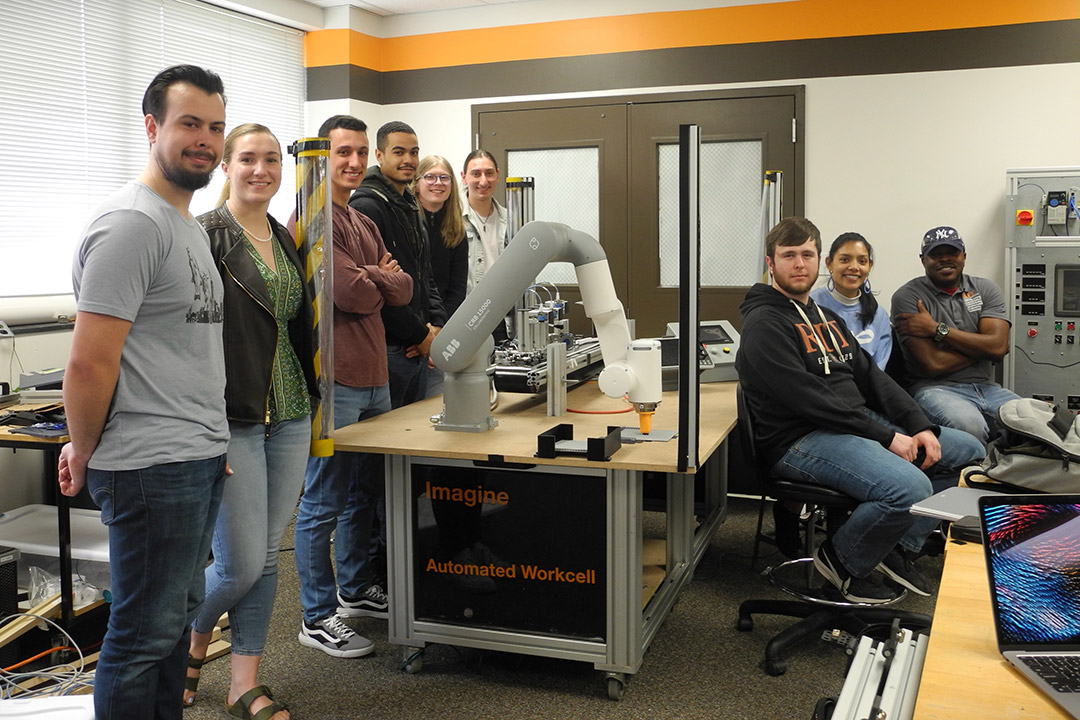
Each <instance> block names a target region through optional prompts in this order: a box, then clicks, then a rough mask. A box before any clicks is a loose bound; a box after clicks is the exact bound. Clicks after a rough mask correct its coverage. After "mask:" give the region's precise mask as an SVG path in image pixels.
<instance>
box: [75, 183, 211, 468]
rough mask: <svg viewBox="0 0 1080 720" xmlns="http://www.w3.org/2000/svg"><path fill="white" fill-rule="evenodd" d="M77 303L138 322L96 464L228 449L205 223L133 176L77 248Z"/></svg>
mask: <svg viewBox="0 0 1080 720" xmlns="http://www.w3.org/2000/svg"><path fill="white" fill-rule="evenodd" d="M72 281H73V284H74V286H75V297H76V299H77V301H78V309H79V311H80V312H89V313H97V314H101V315H108V316H111V317H115V318H120V319H122V320H128V321H130V322H131V323H132V325H131V329H130V331H129V332H128V335H127V339H126V340H125V342H124V347H123V350H122V352H121V356H120V377H119V379H118V380H117V383H116V390H115V391H114V393H113V398H112V403H111V405H110V406H109V414H108V418H107V419H106V422H105V429H104V431H103V432H102V434H101V441H100V443H99V444H98V446H97V449H96V450H95V451H94V454H93V456H92V457H91V458H90V463H89V466H90V467H91V468H94V469H95V470H138V469H141V468H147V467H152V466H155V465H163V464H165V463H172V462H187V461H191V460H205V459H207V458H212V457H217V456H219V455H223V454H224V453H225V450H226V447H227V445H228V439H229V429H228V422H227V421H226V419H225V356H224V349H223V347H222V338H221V329H222V318H223V292H224V291H223V287H222V284H221V277H220V276H219V275H218V272H217V270H216V269H215V266H214V259H213V257H212V256H211V255H210V245H209V240H208V238H207V236H206V231H205V230H203V228H202V226H201V225H199V223H198V222H197V221H196V220H195V218H194V217H193V216H189V217H187V218H185V217H183V216H182V215H181V214H180V213H179V212H178V211H177V210H176V208H174V207H173V206H172V205H170V204H169V203H168V202H166V201H165V199H164V198H162V197H161V196H160V195H158V194H157V193H156V192H154V191H153V190H152V189H150V187H148V186H147V185H145V184H143V183H141V182H138V181H132V182H130V183H128V184H127V185H125V186H124V187H123V188H121V189H120V190H118V191H117V192H115V193H114V194H113V195H112V196H111V197H109V198H108V199H107V200H106V201H105V202H104V203H103V204H102V205H101V206H100V207H99V208H98V209H97V211H96V212H95V214H94V216H93V217H92V218H91V219H90V222H89V223H88V224H87V226H86V229H85V231H84V233H83V239H82V241H81V243H80V244H79V247H78V249H77V250H76V253H75V260H74V263H73V268H72Z"/></svg>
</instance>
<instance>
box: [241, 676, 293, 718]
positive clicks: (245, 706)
mask: <svg viewBox="0 0 1080 720" xmlns="http://www.w3.org/2000/svg"><path fill="white" fill-rule="evenodd" d="M261 697H265V698H268V699H269V700H270V704H269V705H267V706H266V707H264V708H263V709H262V710H259V711H258V712H257V713H255V714H254V715H252V714H251V703H253V702H255V700H257V699H258V698H261ZM288 709H289V707H288V706H287V705H286V704H285V703H281V702H278V701H277V700H274V696H273V694H272V693H271V692H270V688H268V687H267V686H265V685H256V686H255V687H253V688H251V689H250V690H248V691H247V692H246V693H244V694H243V695H241V696H240V697H238V698H236V702H234V703H233V704H232V705H230V704H228V703H225V712H227V713H228V714H229V715H231V716H232V717H235V718H240V719H241V720H270V718H272V717H274V715H275V714H277V713H279V712H281V711H282V710H285V711H288Z"/></svg>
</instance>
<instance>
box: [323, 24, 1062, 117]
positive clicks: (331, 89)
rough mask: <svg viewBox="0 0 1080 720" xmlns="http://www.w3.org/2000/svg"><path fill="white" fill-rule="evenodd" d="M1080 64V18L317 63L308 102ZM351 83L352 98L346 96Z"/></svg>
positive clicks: (453, 97) (414, 99) (383, 100)
mask: <svg viewBox="0 0 1080 720" xmlns="http://www.w3.org/2000/svg"><path fill="white" fill-rule="evenodd" d="M1069 62H1080V20H1060V21H1053V22H1044V23H1026V24H1022V25H1003V26H996V27H988V28H965V29H960V30H940V31H933V32H917V33H896V34H890V35H866V36H860V37H844V38H824V39H813V40H792V41H783V42H767V43H750V44H745V45H721V46H713V47H692V48H673V49H666V50H645V51H640V52H627V53H611V54H608V55H591V56H586V57H572V58H551V59H543V60H522V61H514V62H502V63H487V64H481V65H468V66H457V67H449V68H434V69H428V70H405V71H399V72H385V73H376V72H374V71H370V70H363V69H361V68H357V67H355V66H348V65H336V66H329V67H320V68H308V71H307V73H308V100H329V99H339V98H342V97H348V98H351V99H354V100H363V101H367V102H374V103H379V104H394V103H405V102H425V101H433V100H456V99H462V98H485V97H498V96H504V95H532V94H546V93H566V92H593V91H599V90H612V89H632V88H644V87H657V86H672V85H674V86H677V85H697V84H713V83H735V82H764V81H773V80H794V79H800V78H815V77H842V76H848V75H883V74H891V73H907V72H928V71H939V70H964V69H972V68H990V67H1010V66H1023V65H1043V64H1055V63H1069ZM346 86H347V87H348V93H349V94H348V95H342V94H341V93H342V92H343V89H344V88H345V87H346Z"/></svg>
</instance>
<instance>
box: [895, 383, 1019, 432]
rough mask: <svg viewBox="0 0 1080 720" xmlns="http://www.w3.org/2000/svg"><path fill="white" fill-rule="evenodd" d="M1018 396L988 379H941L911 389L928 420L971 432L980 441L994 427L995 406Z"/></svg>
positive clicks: (995, 428)
mask: <svg viewBox="0 0 1080 720" xmlns="http://www.w3.org/2000/svg"><path fill="white" fill-rule="evenodd" d="M1018 397H1020V396H1019V395H1017V394H1016V393H1014V392H1013V391H1012V390H1006V389H1005V388H1003V387H1001V386H1000V385H991V384H990V383H951V382H942V383H939V384H936V385H928V386H926V387H923V388H919V389H918V390H916V391H915V393H914V398H915V402H917V403H919V407H921V408H922V409H923V412H925V413H926V416H927V417H928V418H930V420H931V421H932V422H936V423H937V424H938V425H945V426H947V427H951V428H956V429H957V430H963V431H964V432H968V433H971V434H972V435H974V436H975V437H977V438H978V439H979V441H980V442H982V443H983V444H984V445H985V444H986V443H987V441H988V440H989V439H990V433H991V432H996V431H997V412H998V408H999V407H1001V406H1002V405H1004V404H1005V403H1006V402H1008V401H1009V400H1015V399H1016V398H1018Z"/></svg>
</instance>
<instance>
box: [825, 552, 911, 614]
mask: <svg viewBox="0 0 1080 720" xmlns="http://www.w3.org/2000/svg"><path fill="white" fill-rule="evenodd" d="M814 568H816V569H817V571H818V572H819V573H821V574H822V575H823V576H824V577H825V579H826V580H828V581H829V582H830V583H832V584H833V585H834V586H835V587H836V589H837V590H839V591H840V594H841V595H843V596H844V598H845V599H846V600H848V601H849V602H853V603H865V604H868V605H883V604H886V603H891V602H894V601H895V600H897V598H898V597H899V596H898V595H897V594H896V593H895V592H893V591H892V590H890V589H889V588H887V587H885V586H884V585H882V584H880V583H878V582H875V581H874V579H873V575H871V576H870V577H865V578H859V577H855V576H854V575H852V574H851V573H849V572H848V571H847V568H845V567H844V566H843V564H841V562H840V560H839V559H838V558H837V557H836V555H835V551H834V550H833V547H832V541H831V540H826V541H825V542H823V543H821V545H819V546H818V547H817V549H816V550H814Z"/></svg>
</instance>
